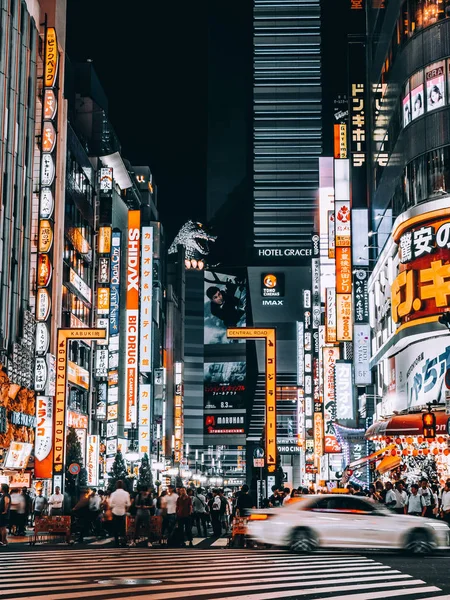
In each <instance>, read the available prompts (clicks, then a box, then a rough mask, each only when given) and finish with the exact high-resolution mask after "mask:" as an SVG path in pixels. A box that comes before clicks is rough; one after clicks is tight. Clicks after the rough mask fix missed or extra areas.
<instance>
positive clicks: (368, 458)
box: [347, 444, 396, 469]
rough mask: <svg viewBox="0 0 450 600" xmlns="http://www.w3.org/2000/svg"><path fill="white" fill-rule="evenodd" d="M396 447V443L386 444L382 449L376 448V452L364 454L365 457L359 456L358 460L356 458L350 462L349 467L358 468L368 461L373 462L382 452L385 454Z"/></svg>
mask: <svg viewBox="0 0 450 600" xmlns="http://www.w3.org/2000/svg"><path fill="white" fill-rule="evenodd" d="M395 448H396V445H395V444H389V446H386V448H381V449H380V450H376V451H375V452H372V454H369V455H368V456H364V457H363V458H358V460H354V461H353V462H352V463H350V464H349V465H348V467H347V468H348V469H356V467H359V466H361V465H365V464H366V463H368V462H373V461H375V460H377V459H378V458H380V456H381V455H382V454H384V453H385V452H388V451H389V450H394V449H395Z"/></svg>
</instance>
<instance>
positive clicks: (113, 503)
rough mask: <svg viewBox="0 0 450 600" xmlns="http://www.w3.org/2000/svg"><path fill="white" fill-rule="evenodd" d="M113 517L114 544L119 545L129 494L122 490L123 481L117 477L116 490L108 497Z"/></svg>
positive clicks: (123, 529)
mask: <svg viewBox="0 0 450 600" xmlns="http://www.w3.org/2000/svg"><path fill="white" fill-rule="evenodd" d="M109 505H110V507H111V512H112V517H113V531H114V539H115V542H116V546H118V545H119V542H120V538H121V537H122V538H123V537H125V517H126V514H127V511H128V509H129V508H130V505H131V499H130V494H129V493H128V492H127V491H125V490H124V486H123V481H121V480H120V479H119V481H117V483H116V491H115V492H113V493H112V494H111V496H110V498H109Z"/></svg>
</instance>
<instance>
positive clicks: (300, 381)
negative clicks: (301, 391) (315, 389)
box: [297, 321, 305, 387]
mask: <svg viewBox="0 0 450 600" xmlns="http://www.w3.org/2000/svg"><path fill="white" fill-rule="evenodd" d="M304 377H305V334H304V325H303V323H302V321H297V385H298V386H300V387H303V385H304Z"/></svg>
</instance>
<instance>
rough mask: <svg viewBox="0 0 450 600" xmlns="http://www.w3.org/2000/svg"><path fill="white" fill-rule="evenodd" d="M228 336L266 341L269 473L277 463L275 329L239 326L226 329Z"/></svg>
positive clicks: (266, 454) (267, 454)
mask: <svg viewBox="0 0 450 600" xmlns="http://www.w3.org/2000/svg"><path fill="white" fill-rule="evenodd" d="M227 336H228V337H229V338H240V339H243V338H245V339H264V340H265V342H266V435H265V439H266V448H265V459H266V466H267V469H268V471H269V473H271V472H273V471H275V468H276V463H277V374H276V364H277V356H276V331H275V329H273V328H270V327H239V328H236V329H227Z"/></svg>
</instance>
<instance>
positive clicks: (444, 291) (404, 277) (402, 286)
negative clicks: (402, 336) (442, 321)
mask: <svg viewBox="0 0 450 600" xmlns="http://www.w3.org/2000/svg"><path fill="white" fill-rule="evenodd" d="M436 212H437V211H433V213H425V214H423V215H421V216H420V217H415V218H413V219H410V220H409V222H408V221H407V222H406V223H404V224H402V225H401V226H399V227H398V228H397V231H396V232H395V233H394V240H395V241H396V242H397V244H398V253H399V261H400V264H399V267H398V275H397V276H396V277H395V279H394V281H393V283H392V286H391V301H392V309H391V310H392V313H391V314H392V319H393V321H394V323H396V324H398V325H402V324H406V323H408V324H409V323H412V322H413V321H417V320H419V319H420V320H421V322H423V319H424V318H427V317H430V316H432V315H438V314H440V313H442V312H444V311H445V310H447V309H448V308H449V307H450V218H449V217H448V216H446V215H445V214H442V216H441V217H440V216H439V215H436ZM447 212H450V211H447ZM430 216H431V217H432V218H430Z"/></svg>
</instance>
